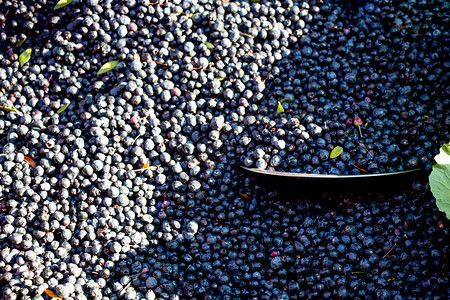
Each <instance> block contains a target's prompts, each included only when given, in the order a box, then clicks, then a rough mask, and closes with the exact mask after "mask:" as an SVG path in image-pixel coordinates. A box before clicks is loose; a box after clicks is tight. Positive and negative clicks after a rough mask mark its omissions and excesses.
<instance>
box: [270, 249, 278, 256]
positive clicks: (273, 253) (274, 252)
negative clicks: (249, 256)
mask: <svg viewBox="0 0 450 300" xmlns="http://www.w3.org/2000/svg"><path fill="white" fill-rule="evenodd" d="M278 255H279V253H278V251H277V250H273V251H272V253H270V256H272V257H277V256H278Z"/></svg>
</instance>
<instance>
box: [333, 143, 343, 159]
mask: <svg viewBox="0 0 450 300" xmlns="http://www.w3.org/2000/svg"><path fill="white" fill-rule="evenodd" d="M342 151H344V149H343V148H342V147H341V146H336V147H334V148H333V150H331V153H330V158H335V157H338V156H339V155H341V153H342Z"/></svg>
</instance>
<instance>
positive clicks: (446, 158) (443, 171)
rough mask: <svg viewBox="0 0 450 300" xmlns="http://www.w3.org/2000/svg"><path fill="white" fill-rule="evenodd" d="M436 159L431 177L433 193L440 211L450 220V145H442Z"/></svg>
mask: <svg viewBox="0 0 450 300" xmlns="http://www.w3.org/2000/svg"><path fill="white" fill-rule="evenodd" d="M434 159H435V160H436V164H435V165H434V166H433V170H432V171H431V174H430V177H429V181H430V189H431V193H433V196H434V198H436V205H437V207H438V209H439V210H440V211H442V212H444V213H445V215H446V216H447V219H449V220H450V143H446V144H444V145H442V147H441V150H440V152H439V154H438V155H436V156H435V157H434Z"/></svg>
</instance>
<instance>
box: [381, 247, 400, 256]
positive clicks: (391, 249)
mask: <svg viewBox="0 0 450 300" xmlns="http://www.w3.org/2000/svg"><path fill="white" fill-rule="evenodd" d="M396 246H397V243H395V244H394V246H392V248H391V249H390V250H389V251H388V253H386V254H385V255H384V256H383V257H382V258H381V259H383V258H385V257H386V256H388V254H389V253H391V251H392V250H394V248H395V247H396Z"/></svg>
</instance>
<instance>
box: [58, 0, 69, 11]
mask: <svg viewBox="0 0 450 300" xmlns="http://www.w3.org/2000/svg"><path fill="white" fill-rule="evenodd" d="M72 1H73V0H59V1H58V3H56V5H55V7H54V8H53V9H54V10H57V9H60V8H63V7H64V6H66V5H69V4H70V3H72Z"/></svg>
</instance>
